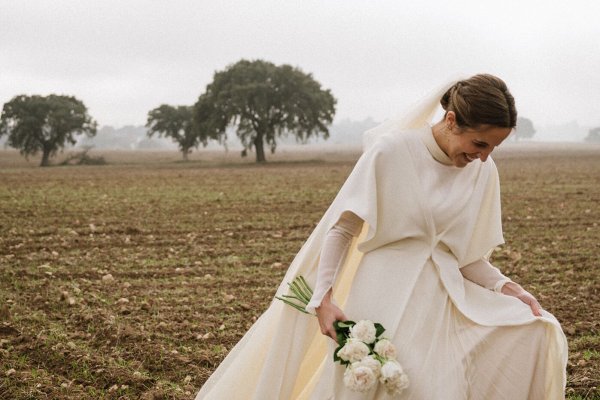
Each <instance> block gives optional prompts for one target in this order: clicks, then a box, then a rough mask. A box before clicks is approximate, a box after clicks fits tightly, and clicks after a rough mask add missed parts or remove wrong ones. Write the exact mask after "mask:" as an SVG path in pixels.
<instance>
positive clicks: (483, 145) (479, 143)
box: [473, 142, 487, 148]
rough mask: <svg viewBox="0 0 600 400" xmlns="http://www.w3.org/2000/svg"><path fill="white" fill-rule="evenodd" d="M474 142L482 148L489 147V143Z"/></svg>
mask: <svg viewBox="0 0 600 400" xmlns="http://www.w3.org/2000/svg"><path fill="white" fill-rule="evenodd" d="M473 143H475V146H477V147H481V148H485V147H487V143H481V142H473Z"/></svg>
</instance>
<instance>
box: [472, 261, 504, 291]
mask: <svg viewBox="0 0 600 400" xmlns="http://www.w3.org/2000/svg"><path fill="white" fill-rule="evenodd" d="M460 272H461V273H462V275H463V276H464V277H465V278H466V279H468V280H470V281H471V282H474V283H476V284H478V285H479V286H483V287H484V288H486V289H490V290H493V291H495V292H500V291H501V290H502V286H504V284H505V283H507V282H512V280H511V279H510V278H508V277H507V276H504V275H503V274H502V273H501V272H500V270H499V269H498V268H496V267H494V266H493V265H492V264H490V262H489V261H487V260H486V259H484V258H480V259H479V260H477V261H475V262H472V263H471V264H468V265H465V266H464V267H462V268H460Z"/></svg>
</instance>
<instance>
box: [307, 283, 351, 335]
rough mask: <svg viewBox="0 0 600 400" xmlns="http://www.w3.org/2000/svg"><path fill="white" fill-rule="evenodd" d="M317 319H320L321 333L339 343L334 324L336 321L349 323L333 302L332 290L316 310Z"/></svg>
mask: <svg viewBox="0 0 600 400" xmlns="http://www.w3.org/2000/svg"><path fill="white" fill-rule="evenodd" d="M315 312H316V313H317V318H318V319H319V326H320V327H321V333H322V334H323V335H326V336H329V337H330V338H332V339H333V340H335V342H336V343H337V336H336V333H335V328H334V327H333V323H334V322H335V321H347V320H348V318H346V315H344V312H343V311H342V310H341V309H340V308H339V307H338V306H336V305H335V304H333V303H332V302H331V289H329V291H328V292H327V294H326V295H325V297H323V301H322V302H321V305H320V306H319V307H317V308H315Z"/></svg>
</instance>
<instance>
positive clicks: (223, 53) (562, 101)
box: [0, 0, 600, 126]
mask: <svg viewBox="0 0 600 400" xmlns="http://www.w3.org/2000/svg"><path fill="white" fill-rule="evenodd" d="M599 16H600V2H598V1H594V0H589V1H578V0H573V1H549V0H544V1H537V0H535V1H532V0H525V1H523V0H520V1H507V0H503V1H494V2H490V1H484V0H474V1H467V0H463V1H454V2H451V1H432V0H430V1H400V0H389V1H388V0H386V1H384V0H381V1H377V0H371V1H367V0H364V1H351V0H337V1H334V0H321V1H312V0H270V1H266V0H264V1H263V0H252V1H223V0H218V1H217V0H215V1H199V0H196V1H176V0H175V1H158V0H154V1H138V0H135V1H134V0H118V1H112V0H95V1H83V0H73V1H65V0H52V1H50V0H48V1H42V0H38V1H26V0H12V1H7V0H0V102H1V103H2V104H3V103H5V102H6V101H9V100H10V99H11V98H12V97H13V96H15V95H18V94H43V95H46V94H50V93H57V94H68V95H74V96H76V97H77V98H79V99H81V100H83V102H84V103H85V104H86V105H87V106H88V109H89V112H90V114H91V115H92V116H93V117H94V118H95V119H96V120H97V121H98V122H99V123H100V125H113V126H122V125H130V124H134V125H142V124H144V123H145V121H146V116H147V113H148V111H149V110H150V109H152V108H155V107H157V106H159V105H160V104H163V103H167V104H172V105H179V104H190V105H191V104H193V103H194V102H195V101H196V99H197V98H198V96H199V95H200V93H202V92H203V91H204V89H205V86H206V84H208V83H209V82H210V81H211V79H212V76H213V73H214V72H215V70H221V69H223V68H225V67H226V66H227V65H228V64H231V63H234V62H236V61H238V60H239V59H241V58H247V59H257V58H260V59H264V60H268V61H271V62H274V63H276V64H282V63H286V64H292V65H294V66H298V67H300V68H301V69H302V70H304V71H305V72H310V73H312V74H313V76H314V77H315V78H316V79H317V80H318V81H319V82H321V84H322V85H323V87H325V88H329V89H331V90H332V92H333V94H334V96H335V97H336V98H337V99H338V105H337V114H336V120H340V119H343V118H351V119H355V120H362V119H364V118H366V117H368V116H372V117H373V118H375V119H376V120H383V119H385V118H387V117H389V116H392V115H395V114H396V113H397V112H398V111H399V110H401V109H403V108H405V107H406V106H407V105H409V104H411V103H412V102H414V100H415V99H417V98H418V97H420V96H421V95H422V94H423V93H424V92H426V91H428V90H430V89H431V88H433V87H435V86H436V85H438V84H439V83H441V82H444V81H445V80H446V79H447V78H448V77H450V76H455V75H456V74H464V75H466V76H468V75H472V74H474V73H478V72H489V73H492V74H496V75H498V76H500V77H501V78H503V79H504V80H505V81H506V83H507V84H508V86H509V88H510V89H511V91H512V92H513V95H514V96H515V98H516V101H517V108H518V110H519V114H520V115H522V116H526V117H529V118H530V119H532V120H533V121H534V123H537V124H542V125H545V124H559V123H564V122H568V121H573V120H577V121H578V123H579V124H581V125H589V126H597V125H600V72H599V71H600V20H599Z"/></svg>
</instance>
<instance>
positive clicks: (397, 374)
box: [379, 361, 409, 394]
mask: <svg viewBox="0 0 600 400" xmlns="http://www.w3.org/2000/svg"><path fill="white" fill-rule="evenodd" d="M379 382H381V383H383V384H384V385H385V389H386V391H387V392H388V394H399V393H400V392H402V391H403V390H404V389H406V388H407V387H408V385H409V382H408V377H407V376H406V374H405V373H404V372H403V371H402V367H401V366H400V364H398V363H397V362H396V361H387V362H386V363H385V364H383V366H382V367H381V376H380V377H379Z"/></svg>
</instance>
